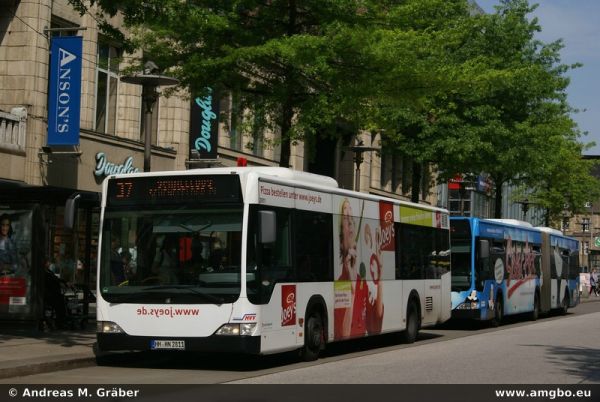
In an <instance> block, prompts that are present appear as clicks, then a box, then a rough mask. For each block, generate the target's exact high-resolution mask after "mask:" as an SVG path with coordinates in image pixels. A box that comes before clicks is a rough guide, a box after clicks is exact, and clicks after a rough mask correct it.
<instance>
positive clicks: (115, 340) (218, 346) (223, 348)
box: [96, 333, 260, 354]
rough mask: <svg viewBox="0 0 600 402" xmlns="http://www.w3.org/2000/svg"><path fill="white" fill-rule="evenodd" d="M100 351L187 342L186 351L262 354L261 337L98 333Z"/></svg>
mask: <svg viewBox="0 0 600 402" xmlns="http://www.w3.org/2000/svg"><path fill="white" fill-rule="evenodd" d="M96 339H97V341H98V349H99V350H100V351H103V352H109V351H117V350H128V351H145V350H152V346H151V345H152V344H153V341H158V340H177V341H185V349H183V350H185V351H196V352H226V353H244V354H259V353H260V336H223V335H212V336H209V337H204V338H187V337H178V336H170V337H156V336H154V337H151V336H132V335H128V334H110V333H109V334H107V333H97V334H96Z"/></svg>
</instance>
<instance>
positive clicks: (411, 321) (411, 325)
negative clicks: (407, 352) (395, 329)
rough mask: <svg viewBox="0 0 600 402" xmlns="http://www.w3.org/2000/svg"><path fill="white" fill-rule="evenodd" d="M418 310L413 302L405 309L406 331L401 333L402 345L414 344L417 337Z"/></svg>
mask: <svg viewBox="0 0 600 402" xmlns="http://www.w3.org/2000/svg"><path fill="white" fill-rule="evenodd" d="M419 326H420V323H419V310H418V309H417V306H416V305H415V303H414V302H410V304H409V305H408V308H407V309H406V329H405V330H404V332H402V342H403V343H414V342H415V341H416V340H417V336H418V335H419Z"/></svg>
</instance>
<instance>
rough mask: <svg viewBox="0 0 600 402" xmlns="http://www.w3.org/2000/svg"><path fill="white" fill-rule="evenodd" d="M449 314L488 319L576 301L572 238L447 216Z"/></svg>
mask: <svg viewBox="0 0 600 402" xmlns="http://www.w3.org/2000/svg"><path fill="white" fill-rule="evenodd" d="M450 228H451V250H452V296H451V298H452V317H453V318H467V319H475V320H481V321H490V322H491V324H492V325H499V324H500V322H501V321H502V319H503V317H504V316H508V315H513V314H523V313H527V314H529V316H530V318H531V319H533V320H535V319H537V318H538V315H539V313H540V312H544V313H545V312H548V311H550V310H551V309H560V310H562V311H563V312H565V313H566V311H567V309H568V308H569V307H572V306H574V305H576V304H577V303H578V302H579V299H578V297H579V296H578V294H577V292H576V290H577V289H578V285H577V280H578V279H577V278H578V277H579V265H578V249H579V245H578V242H577V240H575V239H571V238H568V237H565V236H563V235H562V234H561V233H560V232H559V231H556V230H554V229H549V228H535V227H533V226H532V225H530V224H529V223H526V222H520V221H517V220H510V219H478V218H463V217H456V218H451V220H450Z"/></svg>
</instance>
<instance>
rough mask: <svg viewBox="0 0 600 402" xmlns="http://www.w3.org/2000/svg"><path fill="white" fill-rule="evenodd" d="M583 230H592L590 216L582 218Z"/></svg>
mask: <svg viewBox="0 0 600 402" xmlns="http://www.w3.org/2000/svg"><path fill="white" fill-rule="evenodd" d="M581 231H582V232H589V231H590V218H582V219H581Z"/></svg>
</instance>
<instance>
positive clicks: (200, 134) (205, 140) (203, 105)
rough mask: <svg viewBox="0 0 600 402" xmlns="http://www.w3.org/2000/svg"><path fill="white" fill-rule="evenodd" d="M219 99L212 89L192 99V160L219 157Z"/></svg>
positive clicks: (190, 156)
mask: <svg viewBox="0 0 600 402" xmlns="http://www.w3.org/2000/svg"><path fill="white" fill-rule="evenodd" d="M218 144H219V99H218V97H217V96H214V94H213V92H212V90H209V92H208V95H206V96H202V97H200V96H199V97H196V98H193V99H192V105H191V108H190V155H189V158H190V160H210V159H212V160H214V159H217V146H218Z"/></svg>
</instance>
